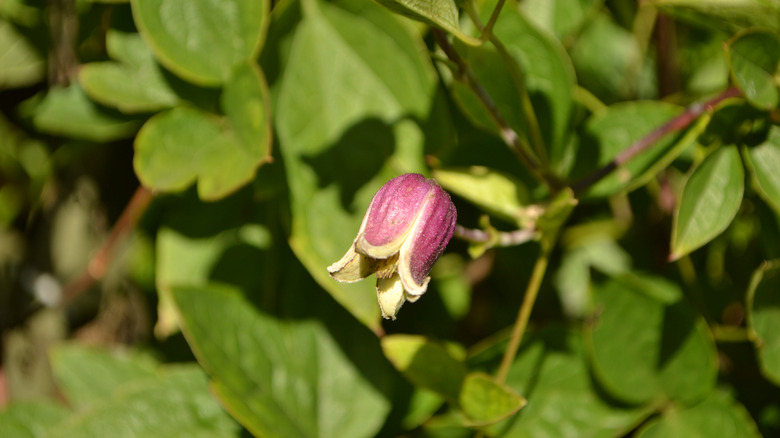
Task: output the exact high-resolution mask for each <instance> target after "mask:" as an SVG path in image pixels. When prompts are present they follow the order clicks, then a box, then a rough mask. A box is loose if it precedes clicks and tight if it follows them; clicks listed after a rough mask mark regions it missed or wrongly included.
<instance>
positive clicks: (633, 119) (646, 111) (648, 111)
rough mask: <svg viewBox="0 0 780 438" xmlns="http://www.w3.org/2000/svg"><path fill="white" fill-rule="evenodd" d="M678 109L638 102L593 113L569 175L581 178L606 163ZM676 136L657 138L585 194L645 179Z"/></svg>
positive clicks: (607, 191) (611, 191)
mask: <svg viewBox="0 0 780 438" xmlns="http://www.w3.org/2000/svg"><path fill="white" fill-rule="evenodd" d="M681 111H682V109H681V108H680V107H677V106H675V105H670V104H668V103H664V102H658V101H639V102H626V103H619V104H615V105H612V106H610V107H608V108H607V109H606V111H603V112H600V113H596V114H594V115H592V116H591V117H590V118H589V119H588V121H587V122H586V125H585V133H584V136H583V140H582V142H581V144H580V146H579V150H578V151H577V159H576V165H575V168H574V169H573V174H572V176H571V177H572V178H581V177H584V176H585V175H588V174H590V173H591V172H594V171H595V170H596V169H598V168H601V167H603V166H606V165H607V164H608V163H610V162H612V160H614V159H615V158H616V157H617V156H618V155H619V154H620V153H621V152H623V151H624V150H625V149H628V148H629V147H631V145H632V144H634V142H636V141H638V140H640V139H642V138H643V137H645V136H646V135H648V134H649V133H650V132H652V131H653V130H654V129H656V128H658V127H659V126H661V125H663V124H664V123H665V122H667V121H668V120H669V119H671V118H672V117H675V116H676V115H678V114H679V113H680V112H681ZM678 137H679V136H678V135H674V134H673V135H669V136H666V137H665V138H662V139H660V140H658V141H656V142H655V143H654V144H653V145H652V146H651V147H650V148H648V149H646V150H645V151H643V152H642V153H640V154H639V155H636V156H635V157H633V158H632V159H631V160H629V161H628V162H627V163H626V164H625V165H623V166H621V167H619V168H617V169H616V170H615V171H613V172H612V173H611V174H609V175H607V176H606V177H604V178H603V179H601V180H600V181H599V182H597V183H596V184H594V185H593V186H591V188H590V189H589V190H588V191H587V196H589V197H606V196H612V195H614V194H616V193H619V192H621V191H622V190H626V189H627V188H628V187H629V185H631V184H632V182H634V181H637V179H638V178H641V179H645V178H646V176H643V175H644V174H645V173H646V172H648V170H649V169H651V168H652V167H653V166H654V165H655V164H656V163H658V162H659V161H660V160H662V159H663V157H664V156H665V155H666V154H668V153H671V151H673V150H674V149H676V148H675V144H678V142H677V139H678ZM679 143H682V142H679ZM683 145H685V144H684V143H683ZM683 148H684V146H683Z"/></svg>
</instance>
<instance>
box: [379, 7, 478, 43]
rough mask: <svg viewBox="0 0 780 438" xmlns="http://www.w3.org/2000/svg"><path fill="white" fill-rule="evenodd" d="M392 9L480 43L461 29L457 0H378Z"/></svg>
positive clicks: (459, 36)
mask: <svg viewBox="0 0 780 438" xmlns="http://www.w3.org/2000/svg"><path fill="white" fill-rule="evenodd" d="M377 1H378V2H379V3H380V4H382V5H384V6H386V7H387V8H388V9H390V10H391V11H394V12H397V13H399V14H401V15H405V16H407V17H409V18H412V19H414V20H417V21H422V22H423V23H428V24H431V25H433V26H436V27H439V28H441V29H444V30H446V31H447V32H449V33H451V34H452V35H454V36H455V37H456V38H458V39H460V40H461V41H464V42H466V43H468V44H479V39H477V38H473V37H471V36H469V35H467V34H465V33H463V31H461V30H460V26H459V24H458V5H457V4H456V3H455V0H427V1H420V0H377Z"/></svg>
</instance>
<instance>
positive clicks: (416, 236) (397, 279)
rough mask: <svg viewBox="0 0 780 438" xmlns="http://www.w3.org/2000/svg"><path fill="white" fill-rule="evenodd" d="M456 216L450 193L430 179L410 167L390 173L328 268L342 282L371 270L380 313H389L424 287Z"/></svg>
mask: <svg viewBox="0 0 780 438" xmlns="http://www.w3.org/2000/svg"><path fill="white" fill-rule="evenodd" d="M456 219H457V212H456V211H455V205H453V203H452V200H451V199H450V195H448V194H447V192H445V191H444V189H442V188H441V187H439V185H438V184H436V182H435V181H433V180H432V179H425V177H424V176H422V175H419V174H416V173H407V174H405V175H401V176H399V177H396V178H393V179H391V180H390V181H388V182H387V183H385V185H384V186H382V188H381V189H379V191H378V192H377V193H376V194H375V195H374V199H372V200H371V204H370V205H369V206H368V211H367V212H366V215H365V217H363V223H362V224H361V225H360V230H359V231H358V235H357V237H356V238H355V241H354V242H353V243H352V246H350V247H349V250H347V253H346V254H345V255H344V257H342V258H341V260H339V261H338V262H336V263H334V264H332V265H331V266H329V267H328V272H329V273H330V275H331V277H333V278H334V279H336V280H338V281H341V282H346V283H351V282H355V281H358V280H362V279H364V278H366V277H367V276H369V275H371V274H374V273H376V277H377V285H376V289H377V298H378V300H379V307H380V309H381V310H382V316H383V317H384V318H392V319H395V315H396V314H397V313H398V310H399V309H400V308H401V305H403V303H404V302H405V301H411V302H414V301H417V299H419V298H420V296H421V295H422V294H423V293H425V291H426V289H427V288H428V282H429V281H430V279H431V278H430V277H429V276H428V273H430V271H431V268H432V267H433V264H434V263H435V262H436V260H437V259H438V258H439V256H440V255H441V253H442V252H444V248H445V247H446V246H447V243H449V241H450V239H451V238H452V233H453V232H454V231H455V221H456Z"/></svg>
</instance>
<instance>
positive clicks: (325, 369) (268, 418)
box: [171, 285, 390, 438]
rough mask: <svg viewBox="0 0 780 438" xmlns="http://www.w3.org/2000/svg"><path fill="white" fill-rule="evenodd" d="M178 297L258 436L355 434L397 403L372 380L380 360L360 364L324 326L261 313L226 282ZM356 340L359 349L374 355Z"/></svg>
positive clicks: (203, 359)
mask: <svg viewBox="0 0 780 438" xmlns="http://www.w3.org/2000/svg"><path fill="white" fill-rule="evenodd" d="M171 296H172V298H173V301H174V303H175V305H176V307H177V308H178V310H179V314H180V315H181V323H182V330H183V331H184V333H185V335H186V337H187V340H188V341H189V343H190V346H191V347H192V349H193V351H194V352H195V354H196V356H197V357H198V360H199V362H200V363H201V364H202V365H203V367H204V368H205V369H206V370H207V371H208V372H209V374H210V375H211V376H212V378H213V379H214V383H213V385H212V387H213V389H214V391H215V392H216V394H217V396H218V397H219V398H220V400H221V401H222V403H223V404H224V406H225V407H226V409H228V411H230V412H231V414H233V415H234V416H235V417H236V418H237V419H238V420H239V421H240V422H241V423H242V424H243V425H244V426H245V427H246V428H247V429H249V431H250V432H252V433H253V434H255V435H258V436H285V437H323V438H326V437H345V438H349V437H363V436H373V435H375V434H376V432H377V431H378V430H379V428H380V427H381V426H382V424H383V422H384V420H385V416H386V415H387V413H388V412H389V410H390V404H389V401H388V400H387V399H386V398H385V396H384V395H383V394H382V393H381V392H380V390H379V389H377V387H376V386H375V385H376V382H375V381H374V380H371V376H374V375H375V374H376V372H377V370H378V368H379V366H378V364H377V363H372V364H370V366H372V368H370V369H369V368H366V369H358V368H357V366H358V365H357V364H356V362H355V360H354V358H353V357H352V356H349V357H348V356H347V353H346V352H345V351H344V350H342V348H343V347H340V346H339V344H337V343H336V342H335V340H334V338H333V337H332V335H331V334H330V333H329V331H328V330H326V329H325V328H324V327H323V326H322V325H321V324H320V323H317V322H315V321H312V320H297V321H295V320H289V321H280V320H277V319H274V318H272V317H270V316H268V315H265V314H262V313H258V312H257V311H256V310H255V309H254V308H253V307H252V305H251V304H249V303H248V302H247V301H246V300H245V299H244V298H243V297H242V296H241V295H240V293H239V292H238V291H237V290H235V289H233V288H229V287H226V286H215V285H212V286H203V287H176V288H173V289H172V291H171ZM358 327H359V326H358ZM353 336H354V333H353ZM354 339H359V338H353V340H354ZM371 339H374V342H376V341H375V338H373V337H371ZM354 342H356V343H355V345H354V346H355V347H356V348H358V349H360V353H358V354H361V355H366V354H367V353H369V352H371V349H369V348H367V347H368V346H367V345H366V344H364V343H359V341H354ZM374 345H375V344H374ZM373 348H376V347H373ZM371 353H374V352H371ZM374 354H377V356H378V357H380V358H381V354H379V353H378V352H376V353H374ZM372 357H374V356H372ZM385 363H386V362H385ZM366 366H368V364H366Z"/></svg>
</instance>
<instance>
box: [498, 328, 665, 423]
mask: <svg viewBox="0 0 780 438" xmlns="http://www.w3.org/2000/svg"><path fill="white" fill-rule="evenodd" d="M507 384H508V385H509V386H510V387H512V388H513V389H514V390H515V391H517V392H519V393H520V394H523V395H525V396H526V397H528V399H529V404H528V406H526V407H524V408H523V409H522V410H521V411H520V413H519V414H518V415H517V416H516V417H515V418H514V419H513V420H512V422H511V423H510V426H509V428H508V430H506V433H505V434H503V435H502V436H504V437H507V438H536V437H549V438H565V437H572V436H577V437H594V438H609V437H615V436H623V435H624V434H625V433H627V432H628V431H629V430H631V429H633V428H634V427H635V425H636V424H637V423H639V422H641V420H642V419H643V418H645V417H646V416H648V415H649V414H650V413H651V411H650V409H648V408H647V407H629V406H626V405H623V404H616V403H614V402H612V401H610V400H608V399H606V398H604V397H603V396H602V392H601V389H600V388H598V387H597V386H596V383H595V382H594V381H593V379H592V378H591V374H590V370H589V369H588V364H587V361H586V354H585V348H584V347H583V342H582V336H581V335H580V333H579V332H576V331H569V330H566V329H563V328H562V327H559V326H550V327H548V328H546V329H544V330H542V331H541V332H540V333H536V334H533V335H530V336H528V337H527V338H525V339H524V340H523V344H522V345H521V347H520V352H519V354H518V356H517V358H516V359H515V361H514V363H513V364H512V367H511V368H510V370H509V374H508V375H507ZM503 424H504V423H499V425H498V426H499V427H500V426H501V425H503Z"/></svg>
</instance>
